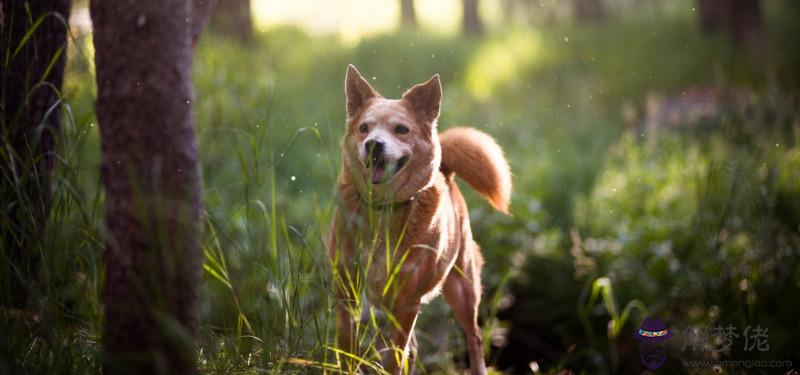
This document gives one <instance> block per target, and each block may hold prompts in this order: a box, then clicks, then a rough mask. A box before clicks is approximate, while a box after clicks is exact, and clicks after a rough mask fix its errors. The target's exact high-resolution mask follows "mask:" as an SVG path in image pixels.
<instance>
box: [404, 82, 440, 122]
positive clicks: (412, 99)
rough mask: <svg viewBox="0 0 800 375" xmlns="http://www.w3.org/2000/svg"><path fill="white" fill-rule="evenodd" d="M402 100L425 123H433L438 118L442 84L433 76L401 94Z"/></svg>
mask: <svg viewBox="0 0 800 375" xmlns="http://www.w3.org/2000/svg"><path fill="white" fill-rule="evenodd" d="M403 100H406V101H408V102H409V103H411V106H412V107H413V108H414V110H415V111H417V113H418V114H419V115H420V116H421V117H422V119H423V120H425V121H427V122H434V121H436V119H437V118H438V117H439V106H440V105H441V102H442V83H441V82H440V81H439V75H438V74H435V75H434V76H433V77H431V79H429V80H428V82H425V83H420V84H418V85H415V86H414V87H412V88H410V89H408V91H406V93H405V94H403Z"/></svg>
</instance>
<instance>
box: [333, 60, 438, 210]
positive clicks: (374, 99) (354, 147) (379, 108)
mask: <svg viewBox="0 0 800 375" xmlns="http://www.w3.org/2000/svg"><path fill="white" fill-rule="evenodd" d="M345 94H346V97H347V131H346V133H345V138H344V166H345V172H346V174H347V177H348V178H350V179H351V182H353V183H354V184H355V185H356V186H357V187H358V189H359V191H360V193H361V195H362V196H363V197H371V199H372V200H373V201H379V202H380V201H383V202H402V201H406V200H409V199H411V198H412V197H413V196H414V194H415V193H416V192H418V191H420V190H423V189H425V188H427V187H428V186H430V185H431V183H432V181H433V176H434V173H435V172H436V171H437V170H438V169H439V164H440V162H441V148H440V146H439V137H438V134H437V132H436V120H437V119H438V117H439V106H440V103H441V99H442V86H441V83H440V82H439V75H434V76H433V77H432V78H431V79H430V80H428V81H427V82H425V83H421V84H418V85H416V86H414V87H412V88H410V89H409V90H408V91H406V93H405V94H403V97H402V99H386V98H384V97H383V96H381V94H379V93H378V92H377V91H375V89H373V88H372V86H370V84H369V83H368V82H367V80H365V79H364V77H362V76H361V74H360V73H359V72H358V70H356V68H355V67H354V66H352V65H350V66H349V67H348V68H347V77H346V78H345Z"/></svg>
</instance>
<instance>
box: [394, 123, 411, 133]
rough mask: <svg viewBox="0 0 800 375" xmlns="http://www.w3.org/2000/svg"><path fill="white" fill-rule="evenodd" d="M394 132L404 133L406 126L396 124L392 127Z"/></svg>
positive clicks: (406, 129) (406, 131) (406, 130)
mask: <svg viewBox="0 0 800 375" xmlns="http://www.w3.org/2000/svg"><path fill="white" fill-rule="evenodd" d="M394 132H395V133H397V134H406V133H408V128H407V127H406V126H405V125H397V126H396V127H395V128H394Z"/></svg>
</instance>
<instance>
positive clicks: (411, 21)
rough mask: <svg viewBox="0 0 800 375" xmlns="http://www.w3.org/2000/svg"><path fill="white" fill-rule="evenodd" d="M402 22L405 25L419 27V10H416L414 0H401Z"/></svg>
mask: <svg viewBox="0 0 800 375" xmlns="http://www.w3.org/2000/svg"><path fill="white" fill-rule="evenodd" d="M400 23H401V24H402V25H403V27H406V28H414V27H417V12H416V11H415V10H414V0H400Z"/></svg>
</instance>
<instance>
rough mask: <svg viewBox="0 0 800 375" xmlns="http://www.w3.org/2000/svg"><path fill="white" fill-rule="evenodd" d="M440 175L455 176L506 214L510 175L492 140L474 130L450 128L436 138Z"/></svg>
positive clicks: (501, 155)
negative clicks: (439, 156) (440, 163)
mask: <svg viewBox="0 0 800 375" xmlns="http://www.w3.org/2000/svg"><path fill="white" fill-rule="evenodd" d="M439 142H440V143H441V145H442V167H441V169H442V172H444V173H445V174H448V173H450V172H455V174H457V175H458V176H459V177H461V178H463V179H464V180H465V181H467V183H468V184H469V185H470V186H472V187H473V188H474V189H475V190H477V191H478V192H479V193H481V195H483V196H484V197H485V198H486V199H487V200H488V201H489V203H490V204H491V205H492V207H494V208H495V209H497V210H498V211H500V212H502V213H505V214H508V204H509V200H510V199H511V171H510V170H509V168H508V162H507V161H506V159H505V157H503V150H502V149H501V148H500V146H499V145H498V144H497V142H495V140H494V138H492V136H490V135H488V134H486V133H484V132H481V131H479V130H477V129H473V128H460V127H459V128H450V129H447V130H445V131H444V132H442V133H440V134H439Z"/></svg>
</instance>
